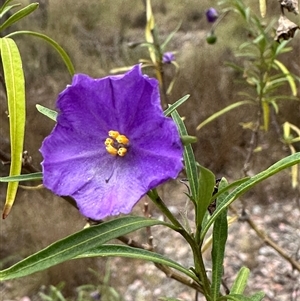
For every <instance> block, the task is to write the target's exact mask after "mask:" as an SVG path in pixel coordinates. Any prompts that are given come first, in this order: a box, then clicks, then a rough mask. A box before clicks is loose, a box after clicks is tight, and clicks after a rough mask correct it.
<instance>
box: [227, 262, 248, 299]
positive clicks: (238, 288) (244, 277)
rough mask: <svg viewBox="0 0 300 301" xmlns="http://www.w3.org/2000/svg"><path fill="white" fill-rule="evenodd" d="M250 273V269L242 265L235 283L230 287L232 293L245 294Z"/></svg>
mask: <svg viewBox="0 0 300 301" xmlns="http://www.w3.org/2000/svg"><path fill="white" fill-rule="evenodd" d="M249 274H250V270H249V269H248V268H246V267H242V268H241V269H240V270H239V272H238V274H237V276H236V278H235V280H234V283H233V285H232V287H231V289H230V294H231V295H232V294H243V293H244V290H245V288H246V286H247V281H248V277H249Z"/></svg>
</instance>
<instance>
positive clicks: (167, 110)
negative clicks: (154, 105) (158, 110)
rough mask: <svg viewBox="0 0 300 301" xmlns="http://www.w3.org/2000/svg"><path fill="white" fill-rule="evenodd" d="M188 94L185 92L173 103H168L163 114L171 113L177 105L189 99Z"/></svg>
mask: <svg viewBox="0 0 300 301" xmlns="http://www.w3.org/2000/svg"><path fill="white" fill-rule="evenodd" d="M189 97H190V95H189V94H187V95H185V96H183V97H181V98H180V99H178V100H177V101H176V102H174V103H173V104H171V105H169V107H168V108H167V109H166V110H165V111H164V114H165V116H169V115H171V113H172V112H173V111H174V110H176V109H177V108H178V107H179V106H181V105H182V104H183V103H184V102H186V101H187V100H188V99H189Z"/></svg>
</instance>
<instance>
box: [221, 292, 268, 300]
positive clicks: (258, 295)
mask: <svg viewBox="0 0 300 301" xmlns="http://www.w3.org/2000/svg"><path fill="white" fill-rule="evenodd" d="M264 296H265V294H264V293H263V292H258V293H255V294H254V295H252V296H251V297H246V296H244V295H241V294H232V295H231V294H230V295H227V296H222V297H220V298H219V299H218V301H223V300H224V301H227V300H233V301H261V300H262V299H263V298H264Z"/></svg>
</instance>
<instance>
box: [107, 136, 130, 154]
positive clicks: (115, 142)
mask: <svg viewBox="0 0 300 301" xmlns="http://www.w3.org/2000/svg"><path fill="white" fill-rule="evenodd" d="M108 136H109V137H110V138H106V139H105V142H104V144H105V146H106V150H107V152H108V153H109V154H111V155H113V156H116V155H119V156H120V157H124V156H125V155H126V153H127V148H128V145H129V139H128V138H127V137H126V136H125V135H120V133H119V132H118V131H109V132H108Z"/></svg>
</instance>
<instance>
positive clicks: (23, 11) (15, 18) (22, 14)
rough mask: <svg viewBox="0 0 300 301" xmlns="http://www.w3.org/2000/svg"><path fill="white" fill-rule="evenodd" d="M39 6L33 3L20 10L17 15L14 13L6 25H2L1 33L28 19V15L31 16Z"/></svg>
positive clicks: (0, 27) (0, 26)
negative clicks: (25, 18)
mask: <svg viewBox="0 0 300 301" xmlns="http://www.w3.org/2000/svg"><path fill="white" fill-rule="evenodd" d="M38 6H39V4H38V3H37V2H36V3H31V4H29V5H27V6H26V7H24V8H22V9H20V10H19V11H17V12H16V13H14V14H13V15H12V16H10V17H9V18H8V19H7V20H6V21H5V22H4V23H2V24H1V25H0V31H2V30H4V29H5V28H7V27H9V26H11V25H12V24H14V23H16V22H17V21H19V20H20V19H22V18H24V17H26V16H27V15H29V14H31V13H32V12H33V11H35V10H36V9H37V8H38Z"/></svg>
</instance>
